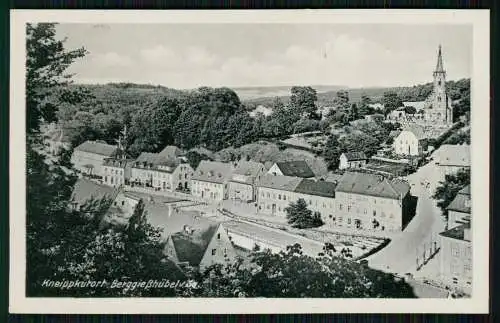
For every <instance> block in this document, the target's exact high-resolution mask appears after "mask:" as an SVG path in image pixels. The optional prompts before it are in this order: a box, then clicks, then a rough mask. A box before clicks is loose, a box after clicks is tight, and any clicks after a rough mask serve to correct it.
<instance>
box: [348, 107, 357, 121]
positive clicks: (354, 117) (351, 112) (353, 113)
mask: <svg viewBox="0 0 500 323" xmlns="http://www.w3.org/2000/svg"><path fill="white" fill-rule="evenodd" d="M358 119H359V111H358V105H357V104H356V103H353V104H351V109H350V110H349V120H351V121H354V120H358Z"/></svg>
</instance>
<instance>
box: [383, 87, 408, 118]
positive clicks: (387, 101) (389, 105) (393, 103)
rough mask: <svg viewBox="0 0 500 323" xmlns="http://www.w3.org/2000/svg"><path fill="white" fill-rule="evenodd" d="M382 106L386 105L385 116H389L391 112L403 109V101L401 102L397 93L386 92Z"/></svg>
mask: <svg viewBox="0 0 500 323" xmlns="http://www.w3.org/2000/svg"><path fill="white" fill-rule="evenodd" d="M382 104H383V105H384V114H385V115H388V114H389V113H390V112H391V111H393V110H395V109H397V108H399V107H402V106H403V101H401V99H400V98H399V96H398V94H397V93H396V92H393V91H386V92H384V97H383V98H382Z"/></svg>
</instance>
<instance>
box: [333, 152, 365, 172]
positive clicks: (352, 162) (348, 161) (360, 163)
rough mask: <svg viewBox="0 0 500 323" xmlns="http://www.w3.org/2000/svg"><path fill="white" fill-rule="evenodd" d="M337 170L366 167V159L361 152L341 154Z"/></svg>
mask: <svg viewBox="0 0 500 323" xmlns="http://www.w3.org/2000/svg"><path fill="white" fill-rule="evenodd" d="M339 161H340V162H339V169H350V168H362V167H365V166H366V162H367V161H368V158H367V157H366V155H365V153H364V152H362V151H354V152H348V153H342V155H340V158H339Z"/></svg>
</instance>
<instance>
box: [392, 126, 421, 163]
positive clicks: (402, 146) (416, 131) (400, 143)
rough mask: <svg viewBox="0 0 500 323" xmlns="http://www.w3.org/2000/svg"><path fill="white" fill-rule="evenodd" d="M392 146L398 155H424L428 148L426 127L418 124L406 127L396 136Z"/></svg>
mask: <svg viewBox="0 0 500 323" xmlns="http://www.w3.org/2000/svg"><path fill="white" fill-rule="evenodd" d="M392 146H393V148H394V152H395V153H396V154H398V155H403V156H420V155H422V154H423V153H424V152H425V151H426V150H427V136H426V134H425V131H424V128H423V127H420V126H418V125H411V126H408V127H406V128H405V129H403V131H401V132H400V133H399V134H398V136H397V137H395V138H394V142H393V144H392Z"/></svg>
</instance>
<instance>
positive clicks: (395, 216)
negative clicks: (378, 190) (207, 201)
mask: <svg viewBox="0 0 500 323" xmlns="http://www.w3.org/2000/svg"><path fill="white" fill-rule="evenodd" d="M402 209H403V207H402V203H401V202H400V201H399V200H393V199H388V198H382V197H375V196H368V195H361V194H353V193H345V192H336V194H335V211H334V212H333V213H334V214H333V218H329V219H327V221H325V222H326V224H327V225H329V226H331V227H337V226H342V227H348V228H357V225H356V223H357V222H358V221H359V223H360V228H359V229H360V230H383V231H400V230H401V229H402V221H403V220H402V218H403V215H402ZM357 220H358V221H357ZM373 220H376V221H377V222H378V223H379V226H378V227H377V228H374V225H373Z"/></svg>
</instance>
